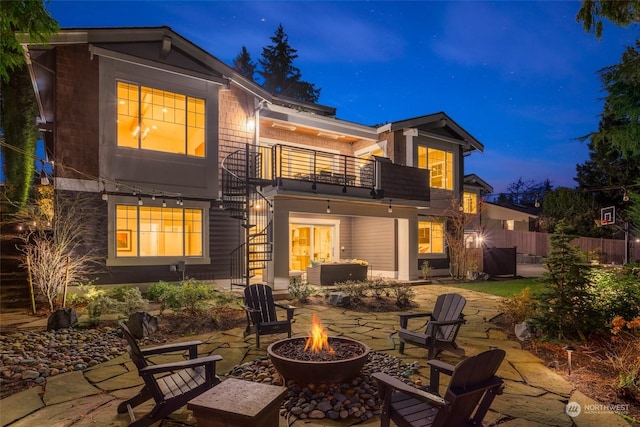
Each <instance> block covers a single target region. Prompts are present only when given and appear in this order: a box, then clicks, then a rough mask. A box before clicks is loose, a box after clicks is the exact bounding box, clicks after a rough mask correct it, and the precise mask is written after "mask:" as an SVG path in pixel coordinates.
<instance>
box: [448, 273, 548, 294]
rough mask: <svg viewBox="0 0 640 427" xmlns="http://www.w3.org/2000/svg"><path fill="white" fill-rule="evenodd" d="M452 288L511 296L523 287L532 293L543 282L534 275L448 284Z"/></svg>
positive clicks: (537, 291) (535, 291)
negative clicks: (521, 277)
mask: <svg viewBox="0 0 640 427" xmlns="http://www.w3.org/2000/svg"><path fill="white" fill-rule="evenodd" d="M449 286H451V287H453V288H462V289H469V290H472V291H478V292H485V293H487V294H491V295H497V296H500V297H512V296H514V295H517V294H519V293H520V291H522V290H523V289H524V288H529V289H531V292H532V293H533V294H536V293H539V292H540V291H541V290H542V287H543V284H542V283H540V279H539V278H536V277H529V278H523V279H512V280H490V281H487V282H472V283H458V284H451V285H449Z"/></svg>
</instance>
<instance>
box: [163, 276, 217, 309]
mask: <svg viewBox="0 0 640 427" xmlns="http://www.w3.org/2000/svg"><path fill="white" fill-rule="evenodd" d="M179 289H180V290H179V292H178V302H179V305H180V307H172V308H173V309H174V310H176V311H185V312H186V313H187V314H191V315H195V314H199V313H202V312H203V311H204V310H205V309H206V308H207V306H208V305H209V304H208V303H207V302H206V300H208V299H211V298H213V289H212V288H211V286H209V285H205V284H204V283H202V282H200V281H198V280H195V279H187V280H185V281H183V282H182V283H181V284H180V286H179Z"/></svg>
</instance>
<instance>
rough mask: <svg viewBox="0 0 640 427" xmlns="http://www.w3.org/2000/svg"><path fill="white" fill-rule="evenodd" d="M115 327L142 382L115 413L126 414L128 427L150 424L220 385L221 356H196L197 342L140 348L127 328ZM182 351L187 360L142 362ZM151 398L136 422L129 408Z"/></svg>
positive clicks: (122, 325) (121, 324) (122, 326)
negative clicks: (218, 364)
mask: <svg viewBox="0 0 640 427" xmlns="http://www.w3.org/2000/svg"><path fill="white" fill-rule="evenodd" d="M119 326H120V329H121V330H122V334H123V335H124V338H125V339H126V340H127V344H128V350H129V355H130V357H131V360H132V361H133V363H134V364H135V365H136V368H138V373H139V375H140V376H141V377H142V378H143V379H144V387H142V389H141V390H140V392H139V393H138V394H136V395H135V396H133V397H132V398H130V399H128V400H126V401H124V402H122V403H120V404H119V405H118V413H119V414H123V413H125V412H128V413H129V417H131V423H130V424H129V426H130V427H131V426H132V427H143V426H148V425H151V424H153V423H155V422H157V421H159V420H161V419H162V418H164V417H166V416H168V415H169V414H171V413H172V412H174V411H176V410H177V409H179V408H181V407H182V406H184V405H186V404H187V402H188V401H189V400H191V399H193V398H194V397H196V396H198V395H200V394H201V393H203V392H205V391H207V390H208V389H210V388H211V387H213V386H215V385H216V384H219V383H220V378H218V377H217V376H216V362H218V361H220V360H222V356H219V355H213V356H207V357H198V345H199V344H201V342H200V341H189V342H182V343H176V344H168V345H163V346H159V347H151V348H144V349H141V348H139V347H138V343H137V342H136V339H135V338H134V337H133V335H132V334H131V332H130V331H129V328H128V327H127V326H126V325H125V324H124V323H122V322H119ZM185 350H188V351H189V359H188V360H183V361H178V362H174V363H163V364H160V365H153V364H150V363H149V362H148V361H147V359H146V356H150V355H156V354H164V353H168V352H176V351H185ZM151 398H153V400H155V402H156V404H155V406H154V407H153V409H151V411H150V412H149V413H148V414H146V415H145V416H144V417H142V418H138V419H136V417H135V414H134V412H133V409H132V408H134V407H136V406H138V405H140V404H142V403H144V402H146V401H147V400H149V399H151Z"/></svg>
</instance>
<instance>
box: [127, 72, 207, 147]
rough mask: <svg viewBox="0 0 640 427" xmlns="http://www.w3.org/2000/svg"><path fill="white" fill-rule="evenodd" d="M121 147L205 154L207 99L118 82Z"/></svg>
mask: <svg viewBox="0 0 640 427" xmlns="http://www.w3.org/2000/svg"><path fill="white" fill-rule="evenodd" d="M117 93H118V118H117V123H118V136H117V144H118V147H127V148H135V149H141V150H152V151H163V152H166V153H175V154H182V155H188V156H196V157H204V155H205V150H204V147H205V103H204V100H203V99H199V98H193V97H190V96H185V95H181V94H178V93H173V92H167V91H164V90H160V89H154V88H150V87H146V86H139V85H136V84H132V83H124V82H118V91H117Z"/></svg>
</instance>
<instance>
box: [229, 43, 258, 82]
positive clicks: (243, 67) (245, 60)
mask: <svg viewBox="0 0 640 427" xmlns="http://www.w3.org/2000/svg"><path fill="white" fill-rule="evenodd" d="M233 69H234V70H236V71H237V72H239V73H240V74H242V75H243V76H245V77H246V78H248V79H249V80H251V81H252V82H253V81H255V80H254V78H253V76H254V75H255V73H256V64H255V62H253V61H252V60H251V55H250V54H249V51H248V50H247V47H246V46H242V51H241V52H240V53H239V54H238V56H236V57H235V58H234V60H233Z"/></svg>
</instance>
